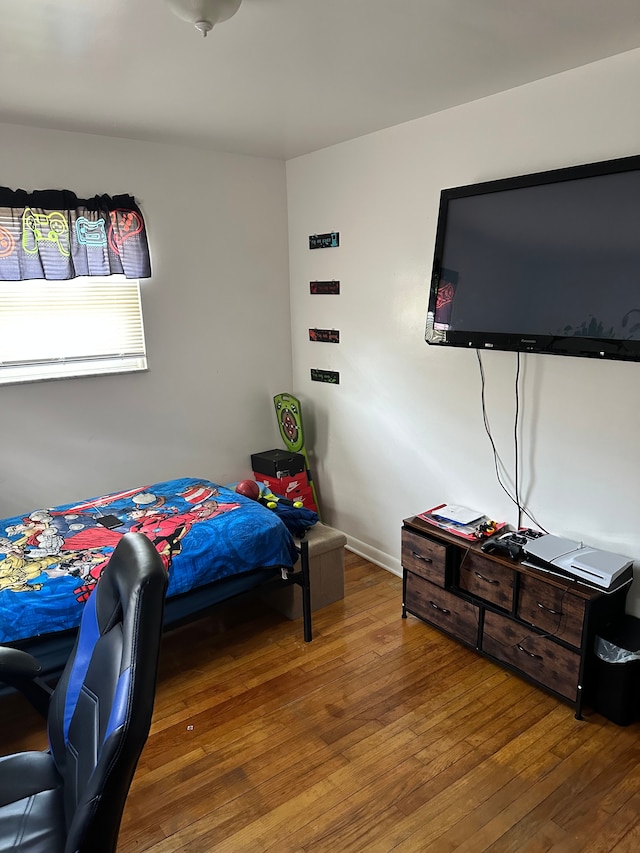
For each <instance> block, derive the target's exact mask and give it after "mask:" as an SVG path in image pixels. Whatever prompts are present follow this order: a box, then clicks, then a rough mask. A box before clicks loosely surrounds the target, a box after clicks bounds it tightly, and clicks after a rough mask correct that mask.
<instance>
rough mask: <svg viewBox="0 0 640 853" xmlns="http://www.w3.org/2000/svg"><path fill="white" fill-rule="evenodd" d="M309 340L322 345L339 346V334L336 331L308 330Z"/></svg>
mask: <svg viewBox="0 0 640 853" xmlns="http://www.w3.org/2000/svg"><path fill="white" fill-rule="evenodd" d="M309 340H310V341H318V342H319V343H323V344H339V343H340V332H339V331H338V329H309Z"/></svg>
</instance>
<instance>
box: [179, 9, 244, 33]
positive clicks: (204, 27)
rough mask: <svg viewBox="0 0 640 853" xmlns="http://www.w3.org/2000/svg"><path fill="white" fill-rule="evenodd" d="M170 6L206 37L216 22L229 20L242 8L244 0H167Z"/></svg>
mask: <svg viewBox="0 0 640 853" xmlns="http://www.w3.org/2000/svg"><path fill="white" fill-rule="evenodd" d="M167 2H168V5H169V8H170V9H171V11H172V12H174V14H176V15H177V16H178V17H179V18H182V20H183V21H187V22H188V23H190V24H193V26H194V27H195V28H196V29H197V30H198V31H199V32H201V33H202V35H203V36H205V37H206V35H207V33H208V32H209V31H210V30H212V29H213V28H214V27H215V25H216V24H221V23H222V21H227V20H228V19H229V18H231V17H232V16H233V15H235V13H236V12H237V11H238V9H239V8H240V3H241V2H242V0H167Z"/></svg>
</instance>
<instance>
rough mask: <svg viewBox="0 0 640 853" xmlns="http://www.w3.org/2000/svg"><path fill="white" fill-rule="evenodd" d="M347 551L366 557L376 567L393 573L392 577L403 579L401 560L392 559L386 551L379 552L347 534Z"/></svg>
mask: <svg viewBox="0 0 640 853" xmlns="http://www.w3.org/2000/svg"><path fill="white" fill-rule="evenodd" d="M345 547H346V548H347V550H349V551H353V553H354V554H357V555H358V556H359V557H364V558H365V560H369V562H371V563H375V565H376V566H380V568H381V569H386V570H387V571H388V572H391V574H392V575H397V576H398V577H399V578H401V577H402V564H401V562H400V560H398V559H396V558H395V557H392V556H391V555H390V554H385V553H384V551H378V549H377V548H372V547H371V545H367V543H366V542H361V541H360V540H359V539H356V538H355V537H354V536H349V535H348V534H347V544H346V546H345Z"/></svg>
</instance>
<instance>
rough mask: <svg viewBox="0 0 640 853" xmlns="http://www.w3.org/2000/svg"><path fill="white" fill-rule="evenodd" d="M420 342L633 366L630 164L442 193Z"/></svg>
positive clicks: (638, 323)
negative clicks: (423, 335) (616, 361)
mask: <svg viewBox="0 0 640 853" xmlns="http://www.w3.org/2000/svg"><path fill="white" fill-rule="evenodd" d="M426 340H427V342H428V343H429V344H436V345H445V346H457V347H471V348H474V349H482V350H487V349H493V350H509V351H519V352H534V353H554V354H557V355H573V356H587V357H593V358H603V359H609V358H611V359H623V360H627V361H638V360H640V156H634V157H625V158H622V159H618V160H608V161H606V162H602V163H592V164H589V165H583V166H572V167H569V168H564V169H556V170H554V171H550V172H539V173H536V174H533V175H523V176H520V177H514V178H505V179H502V180H496V181H489V182H486V183H480V184H473V185H470V186H464V187H455V188H451V189H444V190H442V193H441V197H440V211H439V216H438V227H437V233H436V245H435V253H434V261H433V274H432V278H431V286H430V293H429V307H428V312H427V326H426Z"/></svg>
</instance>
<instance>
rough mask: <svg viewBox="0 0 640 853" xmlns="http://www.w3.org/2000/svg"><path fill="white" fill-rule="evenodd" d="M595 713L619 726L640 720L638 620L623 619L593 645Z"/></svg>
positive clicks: (639, 640)
mask: <svg viewBox="0 0 640 853" xmlns="http://www.w3.org/2000/svg"><path fill="white" fill-rule="evenodd" d="M594 651H595V684H596V689H595V696H594V702H593V704H594V710H595V711H597V712H598V713H599V714H602V716H603V717H606V718H607V719H608V720H611V722H613V723H616V724H617V725H619V726H628V725H630V724H631V723H634V722H636V721H637V720H639V719H640V619H637V618H636V617H635V616H628V615H627V616H625V617H624V618H623V620H622V622H621V623H620V624H619V625H617V626H616V627H615V628H613V629H612V630H611V632H608V633H603V634H602V635H601V636H599V637H596V641H595V649H594Z"/></svg>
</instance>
